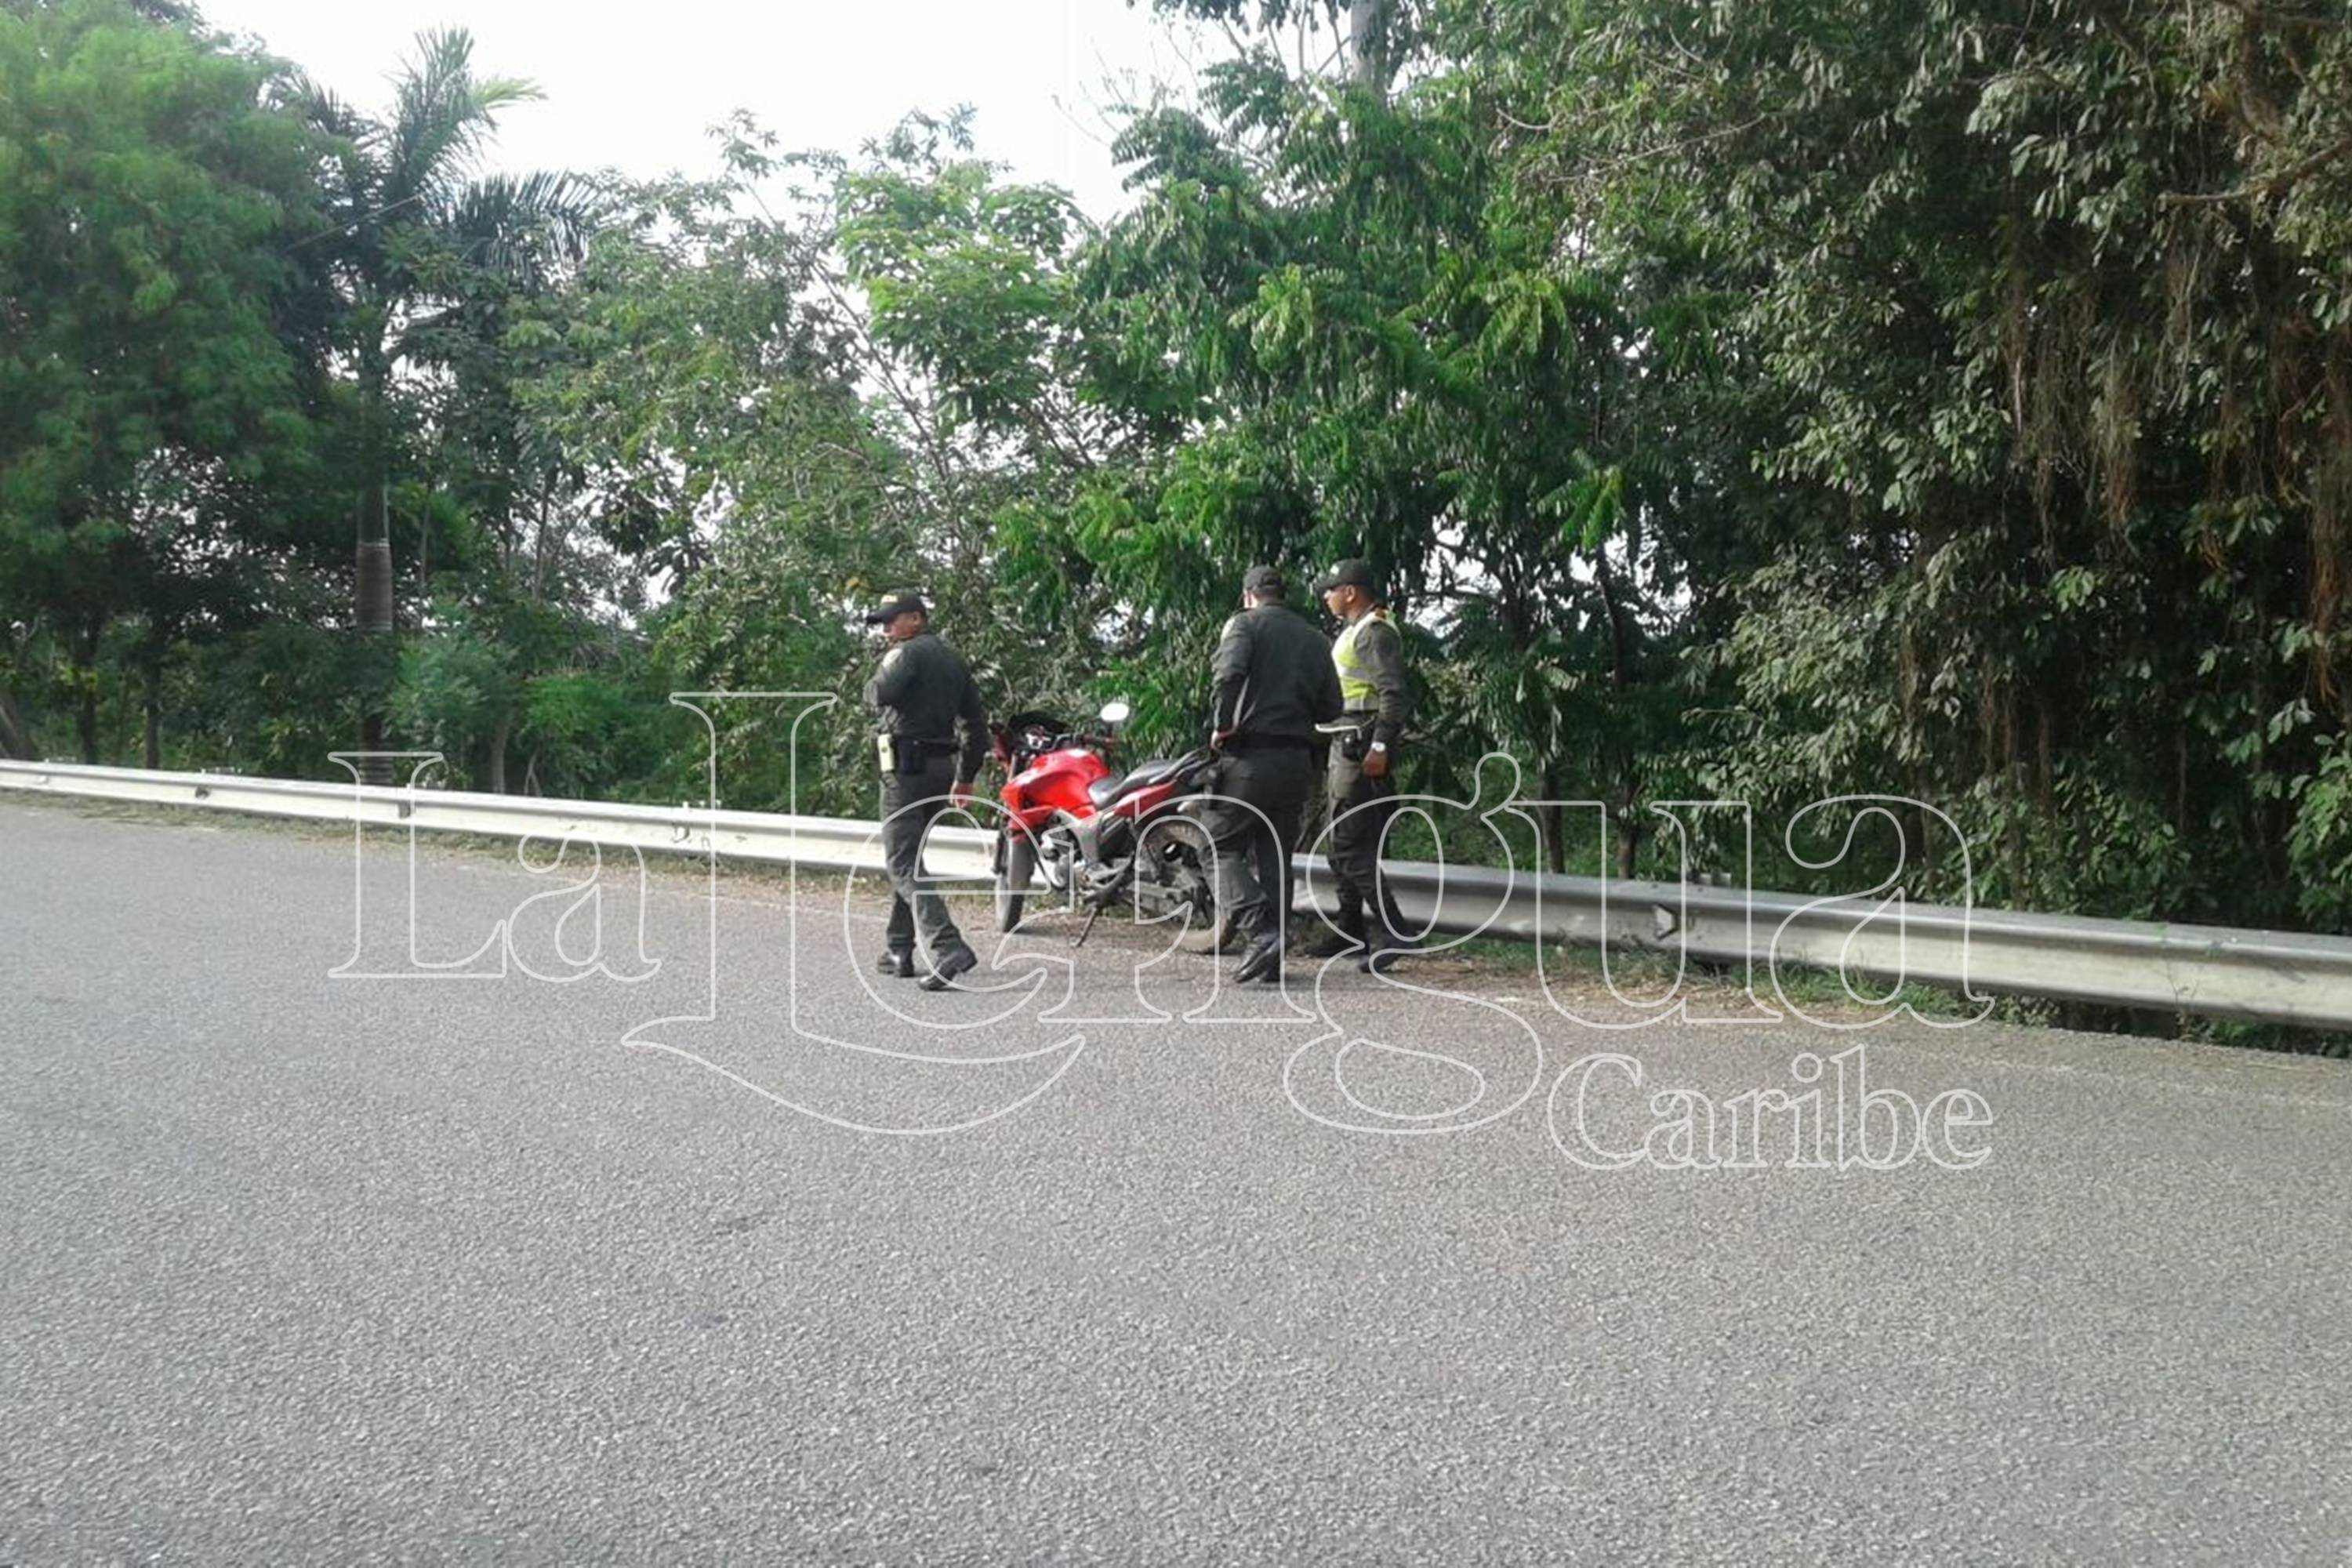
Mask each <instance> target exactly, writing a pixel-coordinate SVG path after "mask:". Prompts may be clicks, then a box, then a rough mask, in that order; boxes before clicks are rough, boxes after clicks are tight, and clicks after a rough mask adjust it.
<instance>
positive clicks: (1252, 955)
mask: <svg viewBox="0 0 2352 1568" xmlns="http://www.w3.org/2000/svg"><path fill="white" fill-rule="evenodd" d="M1281 979H1282V942H1281V941H1280V940H1279V939H1278V938H1276V936H1275V934H1274V933H1273V932H1272V931H1265V932H1262V933H1260V934H1259V935H1257V936H1255V937H1253V938H1252V939H1251V940H1250V944H1249V946H1247V947H1245V948H1244V949H1243V950H1242V961H1241V963H1239V964H1238V965H1236V966H1235V967H1234V980H1235V981H1237V982H1239V983H1241V984H1248V983H1249V982H1251V981H1253V980H1263V981H1265V983H1266V984H1269V985H1272V984H1277V983H1279V982H1280V981H1281Z"/></svg>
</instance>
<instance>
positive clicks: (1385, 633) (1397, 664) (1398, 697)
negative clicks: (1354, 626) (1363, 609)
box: [1356, 621, 1412, 746]
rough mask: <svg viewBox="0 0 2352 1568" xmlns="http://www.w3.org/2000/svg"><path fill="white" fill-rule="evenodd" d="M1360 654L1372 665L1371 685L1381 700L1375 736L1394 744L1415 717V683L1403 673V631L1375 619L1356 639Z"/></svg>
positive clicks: (1373, 723)
mask: <svg viewBox="0 0 2352 1568" xmlns="http://www.w3.org/2000/svg"><path fill="white" fill-rule="evenodd" d="M1356 647H1357V649H1358V657H1359V658H1361V659H1363V661H1364V662H1365V663H1366V664H1368V665H1370V667H1371V671H1372V688H1373V690H1374V692H1375V694H1376V695H1377V697H1378V700H1379V708H1378V710H1377V717H1376V718H1374V720H1373V721H1372V739H1374V740H1375V741H1385V742H1388V743H1389V744H1390V745H1391V746H1393V745H1395V744H1396V743H1397V742H1398V741H1399V740H1400V739H1402V737H1403V735H1404V726H1405V721H1406V720H1408V719H1410V718H1412V681H1411V680H1410V679H1407V678H1406V675H1405V672H1404V634H1403V633H1402V632H1400V631H1398V630H1397V629H1396V628H1395V627H1394V626H1389V625H1387V624H1386V623H1385V622H1380V621H1375V622H1373V623H1372V624H1371V625H1370V626H1366V627H1365V628H1364V631H1363V634H1362V635H1361V636H1360V637H1358V638H1357V639H1356Z"/></svg>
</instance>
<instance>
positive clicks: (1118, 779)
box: [1087, 758, 1180, 810]
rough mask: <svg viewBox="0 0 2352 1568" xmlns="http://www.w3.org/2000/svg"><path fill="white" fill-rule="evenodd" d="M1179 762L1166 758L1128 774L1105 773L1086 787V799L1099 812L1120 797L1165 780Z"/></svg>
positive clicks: (1145, 764)
mask: <svg viewBox="0 0 2352 1568" xmlns="http://www.w3.org/2000/svg"><path fill="white" fill-rule="evenodd" d="M1179 760H1180V759H1177V758H1166V759H1163V760H1161V761H1160V762H1156V763H1143V764H1142V765H1141V766H1140V767H1138V768H1137V769H1136V770H1135V771H1134V772H1133V773H1106V774H1104V775H1103V776H1102V777H1101V778H1098V779H1097V780H1095V782H1094V783H1092V784H1088V785H1087V799H1088V800H1090V801H1093V802H1094V803H1095V807H1096V809H1097V810H1100V809H1101V808H1103V807H1105V806H1108V805H1110V804H1111V803H1112V802H1113V801H1115V800H1117V799H1118V798H1119V797H1120V796H1121V795H1132V794H1133V793H1134V792H1135V791H1137V790H1139V789H1148V788H1150V786H1151V785H1153V784H1158V783H1160V781H1161V780H1163V779H1165V778H1167V777H1168V776H1169V775H1170V774H1171V773H1174V772H1175V771H1176V764H1177V762H1178V761H1179Z"/></svg>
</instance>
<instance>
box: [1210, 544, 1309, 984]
mask: <svg viewBox="0 0 2352 1568" xmlns="http://www.w3.org/2000/svg"><path fill="white" fill-rule="evenodd" d="M1286 597H1287V589H1286V584H1284V582H1283V577H1282V574H1281V573H1279V572H1277V571H1276V570H1275V569H1274V568H1273V567H1271V566H1253V567H1251V568H1250V569H1249V572H1248V574H1246V575H1244V577H1243V579H1242V612H1241V614H1239V615H1237V616H1234V617H1233V618H1232V619H1231V620H1229V621H1227V622H1226V623H1225V629H1224V635H1223V637H1221V638H1219V640H1218V643H1217V652H1216V657H1215V658H1214V660H1213V663H1212V664H1211V666H1210V675H1211V680H1212V682H1213V705H1212V710H1213V715H1214V717H1213V719H1212V721H1211V729H1212V731H1213V736H1212V741H1211V743H1212V745H1213V746H1214V747H1215V748H1216V750H1217V752H1218V753H1219V754H1220V756H1221V757H1222V758H1223V762H1222V763H1221V764H1220V766H1219V769H1218V780H1217V794H1218V795H1221V796H1223V797H1226V798H1224V799H1221V800H1219V801H1217V802H1216V803H1214V804H1213V805H1212V807H1211V808H1210V809H1209V810H1208V811H1207V812H1205V813H1204V814H1203V816H1204V817H1205V819H1206V826H1207V827H1208V829H1209V835H1210V840H1211V842H1212V843H1213V845H1214V847H1215V848H1216V861H1217V903H1218V905H1219V906H1220V908H1221V909H1222V910H1223V912H1224V917H1225V919H1226V921H1228V922H1229V923H1230V924H1231V925H1232V927H1233V929H1234V931H1238V932H1239V933H1240V934H1241V937H1242V939H1243V941H1244V943H1245V944H1246V945H1244V948H1243V949H1242V958H1241V964H1240V966H1239V967H1238V968H1237V969H1236V970H1235V971H1234V978H1235V979H1236V980H1244V981H1248V980H1265V981H1268V982H1273V981H1277V980H1279V979H1280V978H1281V977H1282V919H1283V916H1284V915H1285V914H1286V912H1287V911H1288V910H1289V908H1290V846H1291V843H1292V841H1293V840H1294V839H1296V838H1297V837H1298V822H1299V817H1300V816H1301V815H1302V813H1303V812H1304V810H1305V808H1306V805H1307V796H1308V795H1309V794H1311V793H1312V792H1313V790H1314V788H1315V746H1316V735H1315V726H1316V725H1318V724H1321V723H1328V722H1329V721H1331V720H1332V719H1335V718H1337V717H1338V716H1339V677H1338V675H1337V674H1336V673H1335V672H1334V670H1333V668H1332V664H1331V658H1330V654H1329V652H1328V650H1327V649H1326V648H1325V647H1324V646H1323V638H1322V637H1321V635H1320V634H1318V632H1317V631H1316V630H1315V628H1314V627H1313V626H1309V625H1307V621H1306V620H1305V618H1304V617H1302V616H1299V614H1298V613H1297V611H1295V610H1293V609H1292V608H1291V607H1290V606H1289V605H1288V604H1287V603H1286V602H1285V601H1286ZM1253 807H1255V810H1253V809H1251V808H1253Z"/></svg>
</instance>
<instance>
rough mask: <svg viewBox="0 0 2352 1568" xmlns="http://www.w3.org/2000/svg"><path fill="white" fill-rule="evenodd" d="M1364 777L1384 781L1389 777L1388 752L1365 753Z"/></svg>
mask: <svg viewBox="0 0 2352 1568" xmlns="http://www.w3.org/2000/svg"><path fill="white" fill-rule="evenodd" d="M1364 776H1365V777H1366V778H1368V779H1384V778H1386V777H1388V776H1389V754H1388V753H1387V752H1365V753H1364Z"/></svg>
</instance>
